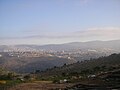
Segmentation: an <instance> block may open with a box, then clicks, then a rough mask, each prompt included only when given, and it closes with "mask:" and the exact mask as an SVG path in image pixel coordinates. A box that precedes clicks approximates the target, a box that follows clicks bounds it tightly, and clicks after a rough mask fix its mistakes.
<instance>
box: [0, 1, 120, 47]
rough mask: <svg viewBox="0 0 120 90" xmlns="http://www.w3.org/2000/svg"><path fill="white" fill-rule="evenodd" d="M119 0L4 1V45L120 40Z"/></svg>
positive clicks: (0, 24) (0, 18) (0, 28)
mask: <svg viewBox="0 0 120 90" xmlns="http://www.w3.org/2000/svg"><path fill="white" fill-rule="evenodd" d="M119 9H120V1H119V0H100V1H96V0H75V1H74V0H51V1H50V0H35V1H34V0H1V1H0V13H1V14H0V45H16V44H36V45H45V44H62V43H69V42H86V41H96V40H100V41H109V40H120V11H119Z"/></svg>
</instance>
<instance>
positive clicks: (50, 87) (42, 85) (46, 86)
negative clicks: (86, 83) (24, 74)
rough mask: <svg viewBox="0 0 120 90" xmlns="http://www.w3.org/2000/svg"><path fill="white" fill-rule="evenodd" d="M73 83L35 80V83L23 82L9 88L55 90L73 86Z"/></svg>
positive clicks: (12, 89) (14, 89)
mask: <svg viewBox="0 0 120 90" xmlns="http://www.w3.org/2000/svg"><path fill="white" fill-rule="evenodd" d="M71 86H73V84H71V83H66V84H53V83H48V82H33V83H22V84H19V85H17V86H15V87H12V88H10V89H9V90H54V89H60V90H64V88H66V87H71Z"/></svg>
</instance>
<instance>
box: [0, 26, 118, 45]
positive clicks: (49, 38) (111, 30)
mask: <svg viewBox="0 0 120 90" xmlns="http://www.w3.org/2000/svg"><path fill="white" fill-rule="evenodd" d="M115 39H120V28H119V27H94V28H88V29H86V30H80V31H77V32H64V33H61V32H58V33H55V32H54V33H46V34H41V35H32V36H25V37H5V38H0V44H4V43H5V44H8V43H11V44H13V43H14V44H15V43H17V44H23V43H24V44H25V43H26V44H54V43H66V42H80V41H92V40H115Z"/></svg>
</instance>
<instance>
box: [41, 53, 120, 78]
mask: <svg viewBox="0 0 120 90" xmlns="http://www.w3.org/2000/svg"><path fill="white" fill-rule="evenodd" d="M119 66H120V54H112V55H110V56H108V57H100V58H98V59H92V60H85V61H81V62H77V63H74V64H70V65H64V66H62V67H56V68H53V69H50V70H47V71H45V72H42V73H40V74H41V76H51V75H52V76H54V75H62V74H63V73H64V74H71V73H83V72H86V73H89V74H90V73H91V74H92V73H94V72H97V71H99V72H100V71H109V70H112V69H114V68H115V67H119Z"/></svg>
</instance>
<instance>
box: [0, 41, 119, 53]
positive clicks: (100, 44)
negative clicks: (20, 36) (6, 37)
mask: <svg viewBox="0 0 120 90" xmlns="http://www.w3.org/2000/svg"><path fill="white" fill-rule="evenodd" d="M15 48H17V49H23V50H24V51H25V50H45V51H48V50H52V51H62V50H68V51H69V50H71V49H81V50H86V49H98V48H99V49H100V48H110V49H113V50H115V51H120V40H111V41H89V42H71V43H65V44H48V45H10V46H9V45H1V46H0V52H2V51H4V50H9V49H10V50H14V49H15Z"/></svg>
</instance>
